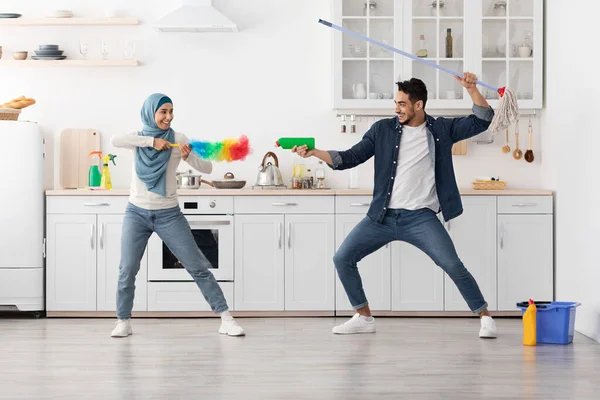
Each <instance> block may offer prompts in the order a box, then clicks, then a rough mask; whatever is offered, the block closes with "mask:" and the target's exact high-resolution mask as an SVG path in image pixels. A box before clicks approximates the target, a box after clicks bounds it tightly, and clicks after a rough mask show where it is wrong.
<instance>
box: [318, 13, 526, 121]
mask: <svg viewBox="0 0 600 400" xmlns="http://www.w3.org/2000/svg"><path fill="white" fill-rule="evenodd" d="M319 23H320V24H323V25H325V26H328V27H330V28H333V29H337V30H338V31H340V32H343V33H347V34H349V35H352V36H354V37H357V38H359V39H362V40H365V41H367V42H370V43H373V44H376V45H378V46H380V47H383V48H384V49H387V50H390V51H393V52H394V53H398V54H401V55H403V56H406V57H409V58H412V59H413V60H415V61H419V62H421V63H423V64H426V65H429V66H431V67H434V68H437V69H439V70H440V71H444V72H447V73H449V74H452V75H454V76H457V77H459V78H462V77H463V76H462V74H459V73H458V72H456V71H453V70H451V69H449V68H446V67H443V66H441V65H438V64H436V63H434V62H431V61H429V60H425V59H423V58H420V57H417V56H415V55H413V54H410V53H407V52H404V51H402V50H398V49H396V48H395V47H392V46H390V45H387V44H385V43H381V42H379V41H377V40H374V39H371V38H369V37H367V36H364V35H361V34H360V33H356V32H353V31H351V30H349V29H346V28H342V27H341V26H338V25H335V24H332V23H331V22H328V21H324V20H322V19H319ZM475 83H476V84H478V85H481V86H483V87H486V88H488V89H490V90H493V91H496V92H498V94H499V95H500V107H499V109H498V111H496V112H495V113H494V118H493V119H492V122H491V123H490V126H489V127H488V131H490V132H492V133H495V132H499V131H503V130H504V129H506V128H507V127H508V126H509V125H510V124H512V123H514V122H516V121H517V120H518V118H519V104H518V102H517V96H516V93H515V91H514V90H513V89H512V88H509V87H501V88H497V87H494V86H492V85H490V84H487V83H485V82H482V81H480V80H479V79H478V80H477V81H476V82H475Z"/></svg>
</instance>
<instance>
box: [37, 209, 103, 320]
mask: <svg viewBox="0 0 600 400" xmlns="http://www.w3.org/2000/svg"><path fill="white" fill-rule="evenodd" d="M46 230H47V243H48V249H47V260H46V266H47V271H46V299H47V303H46V308H47V310H48V311H96V215H48V218H47V227H46Z"/></svg>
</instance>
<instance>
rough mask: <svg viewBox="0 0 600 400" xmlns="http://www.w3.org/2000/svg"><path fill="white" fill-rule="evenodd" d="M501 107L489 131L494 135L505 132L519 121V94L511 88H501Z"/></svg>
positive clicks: (496, 112)
mask: <svg viewBox="0 0 600 400" xmlns="http://www.w3.org/2000/svg"><path fill="white" fill-rule="evenodd" d="M498 93H499V94H500V107H498V110H496V111H495V113H494V118H493V119H492V122H491V123H490V126H489V128H488V131H490V132H492V134H494V133H496V132H500V131H504V130H505V129H506V128H508V127H509V126H510V125H511V124H513V123H515V122H516V121H517V120H518V119H519V103H518V101H517V94H516V93H515V91H514V90H513V89H511V88H500V89H499V90H498Z"/></svg>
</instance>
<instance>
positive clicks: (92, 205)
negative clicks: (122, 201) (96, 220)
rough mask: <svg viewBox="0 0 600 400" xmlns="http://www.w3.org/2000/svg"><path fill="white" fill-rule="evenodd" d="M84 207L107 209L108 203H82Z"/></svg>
mask: <svg viewBox="0 0 600 400" xmlns="http://www.w3.org/2000/svg"><path fill="white" fill-rule="evenodd" d="M83 205H84V206H86V207H107V206H110V203H83Z"/></svg>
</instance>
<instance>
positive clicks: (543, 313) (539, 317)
mask: <svg viewBox="0 0 600 400" xmlns="http://www.w3.org/2000/svg"><path fill="white" fill-rule="evenodd" d="M580 305H581V303H575V302H566V301H536V302H535V306H536V307H537V313H536V316H535V317H536V342H537V343H549V344H569V343H571V342H572V341H573V335H574V333H575V310H576V308H577V307H579V306H580ZM528 306H529V302H527V301H523V302H521V303H517V307H518V308H520V309H521V311H522V312H523V314H524V313H525V310H527V307H528Z"/></svg>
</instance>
